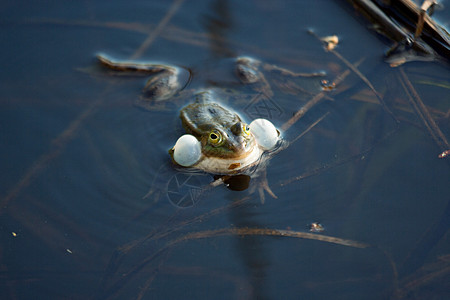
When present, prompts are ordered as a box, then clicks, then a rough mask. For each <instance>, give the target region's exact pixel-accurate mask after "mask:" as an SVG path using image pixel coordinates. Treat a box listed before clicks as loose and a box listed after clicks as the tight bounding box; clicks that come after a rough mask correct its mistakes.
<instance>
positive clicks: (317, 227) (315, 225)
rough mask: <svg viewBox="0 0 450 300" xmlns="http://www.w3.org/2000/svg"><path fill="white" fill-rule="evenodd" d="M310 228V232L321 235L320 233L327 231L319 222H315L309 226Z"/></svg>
mask: <svg viewBox="0 0 450 300" xmlns="http://www.w3.org/2000/svg"><path fill="white" fill-rule="evenodd" d="M308 227H309V231H310V232H316V233H320V232H324V231H325V228H324V227H323V225H322V224H320V223H319V222H313V223H311V224H309V226H308Z"/></svg>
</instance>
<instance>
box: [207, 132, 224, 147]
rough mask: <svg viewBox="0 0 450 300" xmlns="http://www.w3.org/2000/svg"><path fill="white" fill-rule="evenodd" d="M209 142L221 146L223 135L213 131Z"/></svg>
mask: <svg viewBox="0 0 450 300" xmlns="http://www.w3.org/2000/svg"><path fill="white" fill-rule="evenodd" d="M209 142H210V143H211V144H213V145H216V146H217V145H219V144H220V143H222V134H221V133H220V132H219V131H217V130H213V131H211V132H210V133H209Z"/></svg>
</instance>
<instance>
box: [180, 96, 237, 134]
mask: <svg viewBox="0 0 450 300" xmlns="http://www.w3.org/2000/svg"><path fill="white" fill-rule="evenodd" d="M180 118H181V120H182V123H183V126H184V127H185V129H186V131H187V132H189V133H191V134H193V135H196V136H200V135H202V134H205V133H209V132H210V131H211V130H213V129H214V128H216V127H217V126H222V127H225V128H230V127H231V126H232V125H234V124H236V123H237V122H240V121H241V119H240V118H239V116H238V115H237V114H235V113H233V112H231V111H229V110H228V109H226V108H224V107H222V106H220V105H219V104H217V103H215V102H195V103H191V104H189V105H187V106H186V107H184V108H183V109H182V110H181V112H180Z"/></svg>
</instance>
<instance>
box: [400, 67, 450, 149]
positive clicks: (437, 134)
mask: <svg viewBox="0 0 450 300" xmlns="http://www.w3.org/2000/svg"><path fill="white" fill-rule="evenodd" d="M400 82H401V84H402V86H403V89H404V90H405V93H406V95H407V96H408V99H409V102H410V103H411V105H412V106H413V108H414V110H415V111H416V113H417V115H418V116H419V117H420V119H421V120H422V122H423V123H424V125H425V127H426V128H427V130H428V132H429V133H430V135H431V136H432V138H433V139H434V141H435V142H436V144H437V145H438V146H439V147H440V148H441V150H442V151H445V150H447V149H450V145H449V143H448V141H447V138H446V137H445V135H444V134H443V133H442V131H441V129H440V128H439V126H438V125H437V124H436V122H435V121H434V119H433V118H432V117H431V114H430V112H429V111H428V109H427V107H426V106H425V104H424V103H423V101H422V99H421V98H420V96H419V94H418V93H417V91H416V89H415V88H414V86H413V85H412V83H411V81H410V80H409V79H408V76H407V75H406V73H405V71H404V70H403V68H400Z"/></svg>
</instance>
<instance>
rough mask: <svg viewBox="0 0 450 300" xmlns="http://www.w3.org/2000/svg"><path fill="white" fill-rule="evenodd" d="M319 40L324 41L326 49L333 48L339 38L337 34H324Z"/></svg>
mask: <svg viewBox="0 0 450 300" xmlns="http://www.w3.org/2000/svg"><path fill="white" fill-rule="evenodd" d="M320 40H321V41H322V42H324V43H325V49H327V51H331V50H333V49H334V48H336V46H337V45H338V44H339V38H338V36H337V35H330V36H326V37H323V38H321V39H320Z"/></svg>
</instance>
